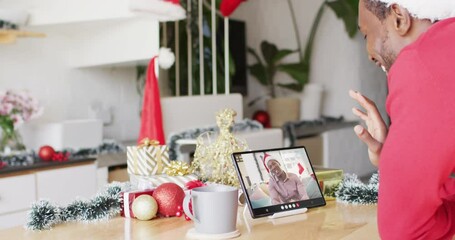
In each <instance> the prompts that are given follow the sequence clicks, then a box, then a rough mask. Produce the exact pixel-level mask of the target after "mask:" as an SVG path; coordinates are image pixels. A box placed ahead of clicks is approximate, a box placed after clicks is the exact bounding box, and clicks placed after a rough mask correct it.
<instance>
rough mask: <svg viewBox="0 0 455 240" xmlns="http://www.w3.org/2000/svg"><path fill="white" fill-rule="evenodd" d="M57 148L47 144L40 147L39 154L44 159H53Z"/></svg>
mask: <svg viewBox="0 0 455 240" xmlns="http://www.w3.org/2000/svg"><path fill="white" fill-rule="evenodd" d="M54 154H55V150H54V148H53V147H51V146H49V145H45V146H42V147H40V149H39V151H38V156H39V158H41V159H42V160H43V161H50V160H52V156H54Z"/></svg>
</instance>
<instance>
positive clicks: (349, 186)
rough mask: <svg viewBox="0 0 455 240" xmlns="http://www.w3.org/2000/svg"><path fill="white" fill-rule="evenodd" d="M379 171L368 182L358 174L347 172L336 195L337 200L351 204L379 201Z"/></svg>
mask: <svg viewBox="0 0 455 240" xmlns="http://www.w3.org/2000/svg"><path fill="white" fill-rule="evenodd" d="M378 189H379V173H374V174H373V175H372V176H371V178H370V180H369V182H368V184H364V183H362V182H361V181H360V180H359V179H358V177H357V176H356V175H353V174H346V175H345V176H344V179H343V181H342V182H341V183H340V185H339V188H338V190H337V192H336V193H335V196H336V198H337V201H339V202H343V203H351V204H376V203H377V202H378Z"/></svg>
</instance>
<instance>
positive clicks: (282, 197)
mask: <svg viewBox="0 0 455 240" xmlns="http://www.w3.org/2000/svg"><path fill="white" fill-rule="evenodd" d="M264 162H265V166H266V168H267V170H268V172H269V174H270V179H269V185H268V188H269V194H270V199H271V200H272V204H280V203H288V202H295V201H300V200H305V199H308V195H307V193H306V190H305V186H304V184H303V183H302V181H300V179H299V177H298V176H297V175H296V174H294V173H289V172H285V171H284V170H283V169H282V168H281V164H280V162H278V160H276V159H273V158H269V159H266V160H265V161H264Z"/></svg>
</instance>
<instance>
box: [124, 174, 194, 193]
mask: <svg viewBox="0 0 455 240" xmlns="http://www.w3.org/2000/svg"><path fill="white" fill-rule="evenodd" d="M129 176H130V182H131V185H132V186H133V187H135V188H138V189H145V188H152V187H158V186H159V185H161V184H163V183H168V182H171V183H175V184H177V185H179V186H180V187H181V188H184V187H185V184H186V183H188V182H190V181H193V180H198V177H197V176H196V175H194V174H188V175H185V176H168V175H166V174H161V175H153V176H141V175H135V174H129Z"/></svg>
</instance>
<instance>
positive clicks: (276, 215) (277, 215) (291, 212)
mask: <svg viewBox="0 0 455 240" xmlns="http://www.w3.org/2000/svg"><path fill="white" fill-rule="evenodd" d="M307 211H308V208H299V209H294V210H289V211H286V212H279V213H274V214H273V215H272V216H269V219H276V218H282V217H287V216H292V215H297V214H301V213H306V212H307Z"/></svg>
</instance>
